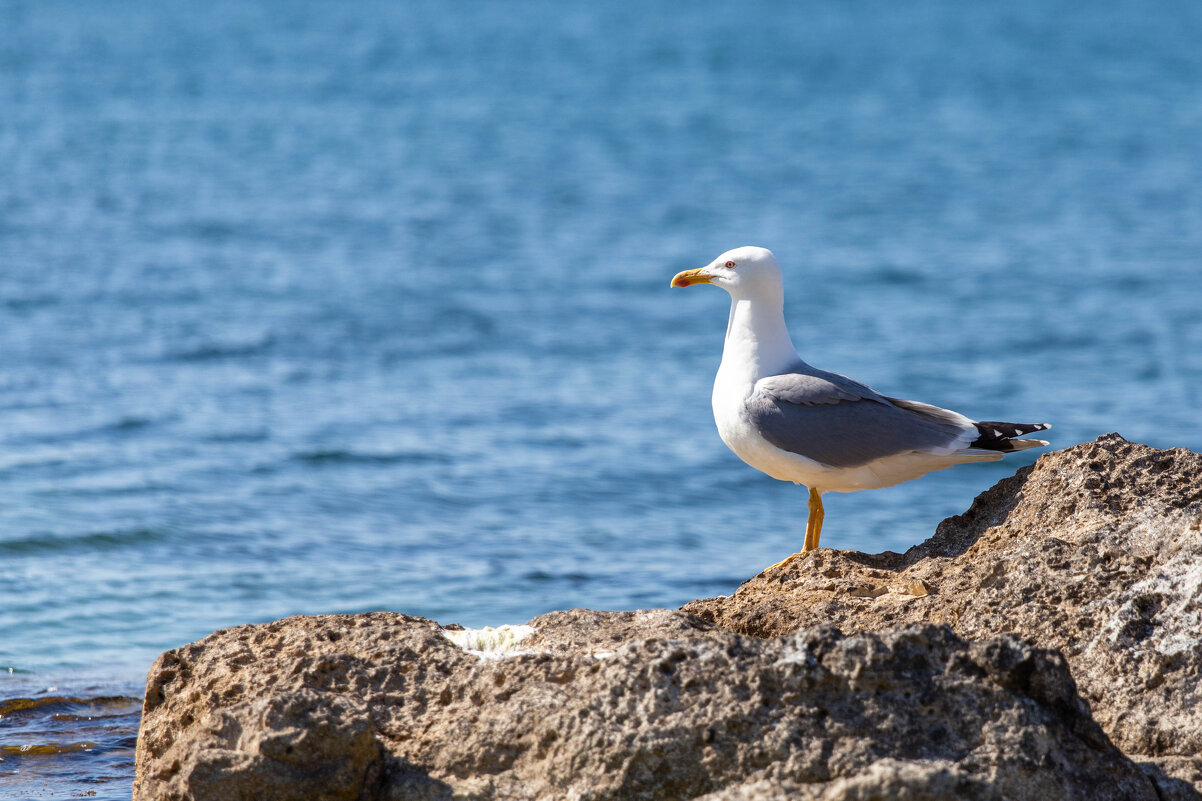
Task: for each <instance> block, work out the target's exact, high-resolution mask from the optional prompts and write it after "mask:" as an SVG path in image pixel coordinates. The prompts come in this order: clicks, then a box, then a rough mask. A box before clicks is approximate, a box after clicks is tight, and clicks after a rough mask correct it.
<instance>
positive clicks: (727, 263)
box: [726, 261, 735, 270]
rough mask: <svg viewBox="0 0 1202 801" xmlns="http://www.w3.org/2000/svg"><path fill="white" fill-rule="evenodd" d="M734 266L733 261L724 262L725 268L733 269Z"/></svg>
mask: <svg viewBox="0 0 1202 801" xmlns="http://www.w3.org/2000/svg"><path fill="white" fill-rule="evenodd" d="M734 267H735V263H734V262H733V261H728V262H726V269H728V270H733V269H734Z"/></svg>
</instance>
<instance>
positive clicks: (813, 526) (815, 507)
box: [767, 489, 826, 570]
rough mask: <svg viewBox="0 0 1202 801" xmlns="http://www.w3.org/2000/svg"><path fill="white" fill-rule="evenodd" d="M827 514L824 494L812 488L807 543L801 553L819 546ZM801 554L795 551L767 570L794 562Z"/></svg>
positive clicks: (807, 524)
mask: <svg viewBox="0 0 1202 801" xmlns="http://www.w3.org/2000/svg"><path fill="white" fill-rule="evenodd" d="M825 516H826V513H825V512H824V511H823V510H822V496H821V495H819V494H818V491H817V490H815V489H811V490H810V515H809V517H808V518H807V519H806V540H805V545H803V546H802V551H801V553H806V552H808V551H812V550H814V549H815V548H817V547H818V538H819V537H820V536H822V519H823V517H825ZM799 556H801V554H800V553H795V554H793V555H792V556H789V557H786V558H784V559H782V560H781V561H779V562H777V563H776V564H774V565H772V566H771V567H769V568H767V570H773V569H775V568H778V567H784V566H785V565H787V564H789V563H790V562H792V561H793V560H794V559H796V558H797V557H799Z"/></svg>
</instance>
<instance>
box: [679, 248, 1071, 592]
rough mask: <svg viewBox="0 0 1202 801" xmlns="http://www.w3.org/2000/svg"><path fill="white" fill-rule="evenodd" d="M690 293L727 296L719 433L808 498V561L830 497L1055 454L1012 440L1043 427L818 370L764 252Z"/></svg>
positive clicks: (742, 254) (716, 398)
mask: <svg viewBox="0 0 1202 801" xmlns="http://www.w3.org/2000/svg"><path fill="white" fill-rule="evenodd" d="M694 284H714V285H715V286H719V287H721V288H722V289H725V290H726V291H727V292H728V293H730V320H729V322H728V323H727V326H726V342H725V344H724V346H723V348H722V363H721V365H720V366H719V367H718V375H717V376H716V377H715V378H714V394H713V407H714V422H715V423H717V424H718V435H719V436H721V437H722V441H723V442H725V443H726V445H727V447H728V448H730V449H731V450H732V451H734V452H735V454H736V455H737V456H738V457H739V458H740V459H742V460H743V461H744V462H746V463H747V464H749V465H751V466H752V467H754V468H755V469H756V470H759V471H761V472H763V473H767V474H768V475H770V476H772V477H773V478H775V479H779V480H781V481H792V482H793V483H794V484H800V485H804V486H805V487H808V488H809V490H810V502H809V518H808V520H807V522H806V537H805V545H804V548H803V551H802V552H803V553H804V552H807V551H812V550H814V549H815V548H817V547H818V538H819V536H820V535H821V534H822V520H823V517H824V512H823V509H822V495H823V493H827V492H855V491H857V490H865V489H880V488H882V487H892V486H894V485H895V484H900V483H901V482H903V481H910V480H911V479H915V478H918V477H919V476H922V475H925V474H926V473H929V472H931V471H933V470H943V469H945V468H948V467H951V466H953V465H957V464H962V463H965V462H992V461H997V460H999V459H1001V458H1002V457H1004V456H1005V455H1006V454H1007V453H1012V452H1014V451H1022V450H1026V449H1027V448H1039V447H1043V446H1045V445H1047V444H1048V443H1047V441H1046V440H1042V439H1016V437H1020V436H1022V435H1024V434H1029V433H1031V432H1033V431H1043V430H1046V429H1048V428H1051V426H1049V425H1048V424H1047V423H999V422H979V423H978V422H976V421H973V420H970V419H969V418H967V417H965V416H964V415H962V414H959V413H958V412H953V411H950V410H948V409H941V408H939V407H938V406H932V405H930V404H927V403H919V402H918V401H910V400H899V399H898V398H890V397H888V396H885V395H882V394H881V393H879V392H877V391H876V390H875V389H872V388H871V387H868V386H866V385H865V384H861V383H860V382H858V381H855V380H853V379H851V378H848V377H847V376H845V375H840V374H838V373H832V372H829V371H827V370H819V369H818V368H816V367H811V366H810V365H809V364H807V363H806V362H805V361H803V360H802V358H801V356H799V355H798V354H797V349H796V348H794V347H793V341H792V340H791V339H790V338H789V331H788V329H786V328H785V314H784V306H785V303H784V297H785V295H784V284H783V281H782V279H781V269H780V265H779V264H777V262H776V257H775V256H773V255H772V251H770V250H767V249H766V248H759V247H741V248H735V249H734V250H729V251H727V252H726V253H723V254H722V255H721V256H719V257H718V258H716V259H714V260H713V261H712V262H710V263H709V264H707V265H706V266H704V267H700V268H698V269H696V270H685V271H684V272H681V273H677V274H676V275H675V276H673V278H672V286H674V287H688V286H693V285H694ZM799 555H800V554H793V555H792V556H790V557H788V558H787V559H785V560H783V561H781V562H777V563H776V564H775V565H772V566H771V567H770V568H768V569H769V570H771V569H772V568H775V567H781V566H784V565H786V564H788V563H790V562H791V561H793V560H794V559H795V558H797V557H798V556H799Z"/></svg>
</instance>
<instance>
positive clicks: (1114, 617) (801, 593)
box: [683, 434, 1202, 797]
mask: <svg viewBox="0 0 1202 801" xmlns="http://www.w3.org/2000/svg"><path fill="white" fill-rule="evenodd" d="M919 585H921V586H922V587H923V588H925V589H926V594H925V595H923V594H922V593H918V592H914V591H913V590H914V588H915V587H916V586H919ZM865 587H875V588H877V589H881V588H887V589H888V590H890V591H889V592H884V591H882V592H879V593H878V594H875V595H874V594H873V593H874V592H876V590H874V591H873V592H865V591H864V588H865ZM683 609H684V610H685V611H688V612H690V613H692V614H695V615H698V616H699V617H702V618H703V619H705V620H707V621H709V622H711V623H713V624H715V625H719V626H722V627H724V628H728V629H730V630H732V631H735V632H739V633H743V634H749V635H753V636H757V637H772V636H777V635H781V634H786V633H789V632H793V631H797V630H798V629H803V628H805V627H807V626H812V625H815V624H818V623H833V624H835V625H838V626H839V627H841V628H843V629H845V630H848V631H888V630H891V629H894V628H896V627H897V626H899V625H906V624H910V623H916V622H936V623H946V624H947V625H949V626H951V627H952V629H953V630H955V631H956V633H957V634H959V635H960V636H962V637H965V638H969V639H974V640H976V639H985V638H990V637H996V636H999V635H1001V634H1017V635H1019V636H1021V637H1023V638H1025V639H1027V640H1029V641H1031V642H1033V643H1036V644H1038V645H1039V646H1041V647H1046V648H1056V649H1059V650H1060V651H1061V652H1062V653H1063V654H1064V655H1065V657H1066V658H1067V660H1068V663H1069V666H1070V668H1071V670H1072V673H1073V676H1074V678H1075V679H1076V680H1077V683H1078V685H1079V686H1080V688H1081V693H1082V695H1083V696H1084V697H1085V699H1086V700H1087V701H1088V702H1089V704H1090V706H1091V708H1092V710H1093V714H1094V716H1095V717H1096V719H1097V720H1098V721H1099V723H1100V724H1101V726H1102V728H1103V729H1104V730H1105V731H1106V733H1107V734H1108V735H1109V736H1110V737H1111V738H1112V739H1113V740H1114V742H1115V744H1116V745H1118V746H1119V748H1121V749H1122V750H1123V751H1124V752H1125V753H1127V754H1128V755H1129V756H1131V757H1133V758H1135V759H1138V760H1141V761H1145V762H1148V763H1153V764H1154V765H1156V766H1158V767H1159V769H1160V770H1163V772H1164V773H1165V774H1168V775H1169V776H1172V777H1176V778H1177V779H1180V780H1182V781H1179V782H1170V783H1169V785H1166V786H1165V787H1163V788H1162V789H1163V790H1164V791H1165V792H1166V793H1168V794H1170V795H1172V794H1174V793H1178V792H1186V793H1187V794H1188V796H1189V797H1193V795H1192V790H1190V789H1189V788H1188V787H1185V785H1184V783H1185V782H1189V783H1191V784H1194V785H1197V787H1198V788H1200V789H1202V781H1200V778H1202V757H1200V754H1202V689H1200V684H1202V455H1200V454H1197V453H1193V452H1191V451H1187V450H1183V449H1175V450H1157V449H1154V448H1150V447H1147V446H1145V445H1138V444H1134V443H1131V442H1127V441H1126V440H1124V439H1123V438H1122V437H1120V436H1118V435H1117V434H1108V435H1106V436H1103V437H1101V438H1099V439H1098V440H1096V441H1095V442H1091V443H1085V444H1083V445H1078V446H1075V447H1072V448H1068V449H1067V450H1064V451H1059V452H1056V453H1050V454H1047V455H1045V456H1043V457H1041V458H1040V459H1039V461H1038V462H1037V463H1036V464H1034V465H1033V466H1031V467H1028V468H1024V469H1022V470H1020V471H1019V472H1018V474H1017V475H1015V476H1014V477H1012V478H1008V479H1005V480H1003V481H1001V482H999V483H998V484H997V485H996V486H994V487H993V488H992V489H990V490H988V491H987V492H985V493H983V494H982V495H980V496H979V497H978V498H977V499H976V500H975V501H974V502H973V504H972V507H971V508H970V509H969V510H968V511H967V512H965V513H964V514H963V515H960V516H958V517H953V518H950V519H948V520H945V521H944V522H943V523H942V524H940V526H939V528H938V530H937V531H936V533H935V536H934V537H932V538H931V539H930V540H928V541H926V542H924V543H922V544H921V545H918V546H916V547H914V548H911V549H910V550H909V551H907V552H906V553H905V554H901V555H899V554H893V553H884V554H879V555H875V556H869V555H866V554H862V553H857V552H851V551H833V550H829V549H819V550H817V551H813V552H811V553H809V554H805V555H803V556H801V557H800V558H798V559H796V560H794V561H793V562H792V563H791V564H789V565H787V566H786V567H784V568H780V569H776V570H773V571H770V572H766V573H762V574H760V575H759V576H756V577H755V578H753V579H752V580H750V581H748V582H747V583H745V584H744V585H743V586H741V587H740V588H739V589H738V591H737V592H735V593H734V594H733V595H731V596H728V597H724V598H712V599H709V600H703V601H694V602H692V603H690V604H687V605H686V606H684V607H683ZM1182 797H1186V796H1182Z"/></svg>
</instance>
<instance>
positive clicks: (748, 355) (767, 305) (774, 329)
mask: <svg viewBox="0 0 1202 801" xmlns="http://www.w3.org/2000/svg"><path fill="white" fill-rule="evenodd" d="M784 306H785V304H784V299H783V298H779V297H772V298H748V297H744V298H733V299H732V300H731V304H730V321H729V322H728V323H727V326H726V343H725V345H724V346H723V348H722V366H721V367H720V368H719V371H721V372H726V373H727V375H728V377H731V378H737V379H741V380H743V381H747V382H751V383H754V382H755V381H758V380H759V379H761V378H763V377H764V376H769V375H777V374H779V373H783V372H785V371H787V370H789V369H791V368H792V367H793V366H794V365H796V364H797V363H798V362H799V361H800V360H801V358H800V357H799V356H798V355H797V349H796V348H794V347H793V341H792V340H791V339H789V329H788V328H786V327H785V309H784Z"/></svg>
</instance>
